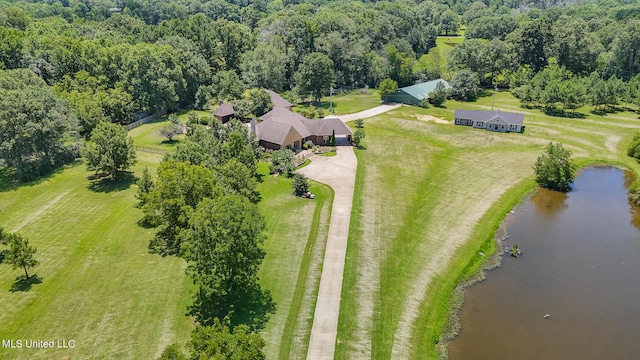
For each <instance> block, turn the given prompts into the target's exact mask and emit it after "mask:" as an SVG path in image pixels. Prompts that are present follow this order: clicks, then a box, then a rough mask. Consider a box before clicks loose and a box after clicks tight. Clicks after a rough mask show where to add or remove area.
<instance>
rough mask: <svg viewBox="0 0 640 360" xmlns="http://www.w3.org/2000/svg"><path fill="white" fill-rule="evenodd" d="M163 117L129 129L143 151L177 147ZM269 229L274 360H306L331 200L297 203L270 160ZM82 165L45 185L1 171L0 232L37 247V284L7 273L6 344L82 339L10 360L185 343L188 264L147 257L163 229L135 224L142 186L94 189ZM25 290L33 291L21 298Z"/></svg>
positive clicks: (148, 158)
mask: <svg viewBox="0 0 640 360" xmlns="http://www.w3.org/2000/svg"><path fill="white" fill-rule="evenodd" d="M163 125H164V123H163V122H162V121H158V122H154V123H150V124H146V125H143V126H141V127H139V128H137V129H134V130H132V131H131V132H130V135H132V136H133V137H134V141H135V143H136V144H138V145H139V146H140V144H142V145H143V146H147V147H153V148H156V149H159V150H161V151H171V148H172V147H173V146H175V144H177V143H179V141H180V139H181V138H178V140H177V141H175V142H174V143H172V144H167V143H165V142H163V138H162V137H161V136H160V135H159V134H158V129H159V128H160V127H162V126H163ZM161 159H162V154H159V153H152V152H140V151H139V152H138V164H137V165H136V166H135V168H134V169H133V170H134V172H135V173H136V174H138V175H139V174H141V172H142V169H143V168H144V166H148V167H149V168H150V169H151V170H152V174H153V173H154V172H155V167H156V166H157V164H158V163H159V162H160V160H161ZM260 171H261V173H262V174H263V182H262V183H261V184H260V185H259V186H260V191H261V193H262V197H263V200H262V202H261V203H260V207H261V209H262V210H263V213H264V214H265V217H266V221H267V236H268V239H267V241H266V242H265V244H264V248H265V251H266V253H267V256H266V258H265V260H264V265H263V266H262V268H261V272H260V279H261V283H262V285H263V286H264V287H265V288H266V289H268V290H269V291H270V292H271V294H272V296H273V299H274V301H275V303H276V312H275V313H274V314H272V316H271V318H270V320H269V322H268V323H267V325H266V328H265V329H264V330H263V336H264V337H265V339H266V340H267V344H268V345H267V348H266V351H267V353H268V355H269V358H278V357H281V358H304V357H305V354H306V343H307V339H308V337H309V333H310V328H311V321H312V316H313V309H314V307H315V294H316V292H317V286H318V282H319V275H320V266H321V261H322V256H323V253H324V244H325V242H326V232H327V229H328V218H329V213H330V206H331V202H332V197H333V192H332V191H331V189H330V188H328V187H326V186H324V185H321V184H316V183H313V184H312V186H311V191H313V192H314V193H315V194H316V195H317V197H316V199H315V200H313V201H311V200H305V199H298V198H295V197H294V196H292V195H291V191H292V190H291V185H290V181H291V180H289V179H284V178H274V177H271V176H267V175H266V173H267V169H266V165H264V164H261V166H260ZM89 175H91V173H90V172H87V171H86V170H85V167H84V165H83V164H82V163H81V162H78V163H77V164H75V165H73V166H68V167H66V168H65V169H63V170H60V171H58V172H57V173H55V174H54V175H52V176H49V177H47V178H44V179H41V180H40V181H37V182H34V183H31V184H24V185H20V186H16V185H13V184H12V183H11V181H10V180H9V179H7V178H6V177H2V176H3V174H1V173H0V224H1V225H2V226H3V227H4V228H5V230H8V231H20V233H21V234H24V235H25V236H27V237H28V238H29V239H30V243H31V244H33V245H35V246H36V247H37V248H38V252H37V255H36V257H37V259H38V260H39V261H40V265H39V266H38V267H36V268H35V269H33V272H32V273H33V274H34V275H37V278H38V279H40V280H39V283H38V282H36V283H33V284H32V285H31V286H30V288H28V289H17V285H16V279H17V278H19V277H20V276H21V275H22V274H23V272H22V271H21V270H20V269H17V270H11V268H9V267H8V266H6V265H2V266H1V267H0V269H2V272H0V293H3V295H1V296H0V324H2V326H0V339H14V340H25V339H32V340H74V341H75V348H74V349H54V350H49V349H4V348H0V358H1V359H62V358H78V359H92V358H95V359H152V358H155V357H157V356H158V355H159V354H160V352H161V351H162V350H163V349H164V347H165V346H166V345H169V344H170V343H173V342H179V343H184V342H186V340H187V339H188V338H189V336H190V332H191V330H192V329H193V326H194V325H193V323H192V321H191V319H190V318H189V317H187V316H186V315H185V313H186V307H187V305H188V304H190V303H191V292H192V291H193V286H192V285H191V281H190V280H189V279H188V278H187V276H186V275H185V273H184V269H185V263H184V261H182V260H181V259H178V258H175V257H164V258H163V257H161V256H157V255H153V254H149V252H148V244H149V240H150V239H151V238H152V237H153V234H154V233H155V230H154V229H147V228H144V227H141V226H139V225H138V221H139V220H140V219H141V218H142V212H141V211H140V209H137V208H136V207H135V204H136V200H135V198H134V194H135V191H136V186H135V185H134V184H133V180H134V179H133V178H131V179H129V180H125V181H122V182H120V183H117V184H115V185H113V184H109V183H92V182H91V181H89V180H88V179H87V177H88V176H89ZM23 290H24V291H23Z"/></svg>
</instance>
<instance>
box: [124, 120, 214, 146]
mask: <svg viewBox="0 0 640 360" xmlns="http://www.w3.org/2000/svg"><path fill="white" fill-rule="evenodd" d="M193 112H194V113H195V114H196V115H198V117H202V116H210V115H211V113H210V112H208V111H198V110H194V111H193ZM177 115H178V118H180V120H181V121H182V122H183V123H185V124H186V123H187V117H188V115H189V111H181V112H178V113H177ZM168 124H169V120H168V116H163V117H161V118H158V119H156V120H154V121H152V122H150V123H148V124H144V125H143V126H139V127H137V128H135V129H132V130H131V131H129V136H131V137H133V139H134V142H135V144H136V146H138V149H139V150H144V149H145V148H151V149H152V150H160V151H162V150H165V151H166V150H171V149H172V148H173V147H175V146H176V145H177V144H179V143H180V141H181V140H183V139H184V138H185V136H184V135H176V136H174V137H173V140H172V141H169V140H168V139H167V138H165V137H164V136H162V135H160V129H162V128H163V127H164V126H166V125H168ZM141 148H142V149H141Z"/></svg>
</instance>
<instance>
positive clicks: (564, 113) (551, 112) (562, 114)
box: [542, 107, 587, 119]
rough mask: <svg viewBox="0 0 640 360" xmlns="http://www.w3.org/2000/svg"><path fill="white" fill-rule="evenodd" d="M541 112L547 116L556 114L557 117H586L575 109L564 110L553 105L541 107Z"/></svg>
mask: <svg viewBox="0 0 640 360" xmlns="http://www.w3.org/2000/svg"><path fill="white" fill-rule="evenodd" d="M542 112H543V113H544V114H545V115H548V116H557V117H563V118H570V119H584V118H586V117H587V116H586V115H585V114H583V113H580V112H577V111H566V110H562V109H558V108H553V107H552V108H547V107H545V108H543V109H542Z"/></svg>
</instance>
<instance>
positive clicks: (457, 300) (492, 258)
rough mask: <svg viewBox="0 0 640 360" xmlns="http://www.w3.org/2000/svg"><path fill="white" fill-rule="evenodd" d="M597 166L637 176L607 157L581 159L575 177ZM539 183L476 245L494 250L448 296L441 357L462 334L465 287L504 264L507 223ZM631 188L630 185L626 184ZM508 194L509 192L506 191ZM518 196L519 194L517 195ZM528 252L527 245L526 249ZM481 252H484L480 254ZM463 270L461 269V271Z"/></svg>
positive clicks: (438, 349) (439, 345)
mask: <svg viewBox="0 0 640 360" xmlns="http://www.w3.org/2000/svg"><path fill="white" fill-rule="evenodd" d="M597 167H612V168H617V169H620V170H622V171H628V172H631V173H632V174H633V176H634V177H635V178H638V175H637V173H636V171H635V170H634V169H632V168H630V167H627V166H626V165H624V164H622V163H619V162H612V161H605V160H582V161H580V162H579V164H578V165H577V169H576V179H577V178H578V177H579V176H580V175H581V173H582V172H583V171H585V170H588V169H589V168H597ZM517 187H518V186H515V187H514V188H512V189H511V190H514V189H517ZM539 189H540V188H539V186H537V185H534V186H531V187H527V188H526V189H524V190H521V191H520V194H521V195H520V196H519V200H518V201H516V202H515V205H514V206H513V207H512V209H511V210H510V211H508V212H507V213H506V214H505V215H504V216H503V217H502V218H501V219H500V220H499V221H497V222H496V223H495V226H494V228H495V231H494V232H493V234H492V236H491V237H490V238H489V239H486V240H485V241H483V242H482V243H480V244H479V246H478V247H477V249H476V254H480V250H481V249H482V248H484V247H486V245H487V243H488V242H491V243H492V245H493V250H492V251H491V253H489V254H487V253H484V254H483V255H484V257H485V260H484V261H481V262H479V263H478V264H477V265H476V266H477V267H476V270H475V271H474V272H472V273H471V275H469V276H466V277H464V278H463V279H462V280H460V281H459V282H458V283H457V284H456V285H455V287H454V289H453V291H452V292H451V294H450V296H449V308H448V310H447V319H446V322H445V325H444V327H443V330H442V332H441V334H440V338H439V341H438V342H437V343H436V344H435V347H436V352H437V354H438V358H439V359H448V358H449V354H448V353H449V344H450V342H452V341H453V340H454V339H455V338H456V337H457V336H458V335H459V334H460V331H461V329H462V325H461V322H460V316H459V313H460V311H461V309H462V307H463V305H464V293H465V290H467V289H469V288H471V287H473V286H474V285H476V284H478V283H480V282H482V281H484V280H485V279H486V278H487V273H488V272H489V271H490V270H493V269H496V268H499V267H501V265H502V261H503V259H502V256H503V255H504V254H505V251H506V250H507V249H506V248H505V247H504V242H505V241H506V240H507V239H509V234H508V232H507V226H508V223H509V220H510V218H511V217H512V216H513V215H514V214H516V213H517V212H518V211H519V209H522V208H523V207H524V205H525V204H527V202H528V201H529V200H530V199H531V197H532V196H534V195H535V194H536V193H537V192H538V190H539ZM627 190H628V187H627ZM505 194H506V193H505ZM515 197H517V195H515ZM488 212H489V211H488ZM525 252H526V249H525ZM481 256H482V255H481ZM474 257H475V254H474V256H473V257H472V258H471V259H469V263H470V264H471V263H472V262H473V261H474ZM463 273H464V272H462V273H461V275H462V274H463Z"/></svg>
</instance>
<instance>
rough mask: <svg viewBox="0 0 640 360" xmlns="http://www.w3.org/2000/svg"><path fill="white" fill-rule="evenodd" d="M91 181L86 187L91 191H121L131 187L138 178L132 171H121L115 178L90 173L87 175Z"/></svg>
mask: <svg viewBox="0 0 640 360" xmlns="http://www.w3.org/2000/svg"><path fill="white" fill-rule="evenodd" d="M88 179H89V180H91V183H90V184H89V186H87V188H88V189H89V190H91V191H93V192H102V193H110V192H114V191H122V190H126V189H128V188H130V187H131V185H132V184H134V183H135V182H136V180H137V179H138V178H137V177H136V176H135V175H134V174H133V173H130V172H127V173H122V174H120V175H118V176H117V177H116V179H115V180H114V179H111V178H105V177H104V176H102V175H100V174H98V175H91V176H89V177H88Z"/></svg>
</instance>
